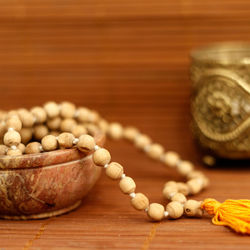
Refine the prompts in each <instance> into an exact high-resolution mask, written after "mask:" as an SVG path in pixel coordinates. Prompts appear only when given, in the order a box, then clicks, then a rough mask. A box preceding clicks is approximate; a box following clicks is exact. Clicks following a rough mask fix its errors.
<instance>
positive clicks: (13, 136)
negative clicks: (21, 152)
mask: <svg viewBox="0 0 250 250" xmlns="http://www.w3.org/2000/svg"><path fill="white" fill-rule="evenodd" d="M3 141H4V144H5V145H6V146H9V147H10V146H13V145H15V146H17V145H18V144H19V143H20V142H21V136H20V134H19V133H18V132H17V131H15V130H10V131H8V132H7V133H5V135H4V138H3Z"/></svg>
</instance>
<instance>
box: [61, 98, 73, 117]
mask: <svg viewBox="0 0 250 250" xmlns="http://www.w3.org/2000/svg"><path fill="white" fill-rule="evenodd" d="M75 113H76V107H75V105H74V104H73V103H71V102H62V104H61V116H62V117H63V118H73V117H74V116H75Z"/></svg>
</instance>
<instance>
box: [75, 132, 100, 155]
mask: <svg viewBox="0 0 250 250" xmlns="http://www.w3.org/2000/svg"><path fill="white" fill-rule="evenodd" d="M95 145H96V144H95V139H94V138H93V137H92V136H90V135H81V136H80V137H79V141H78V143H77V148H78V149H79V150H80V151H82V152H89V151H92V150H94V148H95Z"/></svg>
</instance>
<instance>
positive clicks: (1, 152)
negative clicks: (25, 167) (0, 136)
mask: <svg viewBox="0 0 250 250" xmlns="http://www.w3.org/2000/svg"><path fill="white" fill-rule="evenodd" d="M7 151H8V147H7V146H5V145H0V155H6V153H7Z"/></svg>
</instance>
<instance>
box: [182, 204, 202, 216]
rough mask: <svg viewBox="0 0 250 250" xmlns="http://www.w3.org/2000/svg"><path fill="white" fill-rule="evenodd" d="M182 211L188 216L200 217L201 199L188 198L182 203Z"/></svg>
mask: <svg viewBox="0 0 250 250" xmlns="http://www.w3.org/2000/svg"><path fill="white" fill-rule="evenodd" d="M184 211H185V214H186V215H187V216H189V217H201V216H202V215H203V210H202V209H201V201H196V200H188V201H187V202H186V203H185V205H184Z"/></svg>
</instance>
